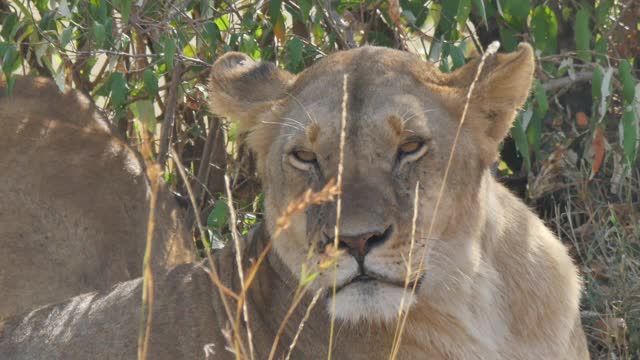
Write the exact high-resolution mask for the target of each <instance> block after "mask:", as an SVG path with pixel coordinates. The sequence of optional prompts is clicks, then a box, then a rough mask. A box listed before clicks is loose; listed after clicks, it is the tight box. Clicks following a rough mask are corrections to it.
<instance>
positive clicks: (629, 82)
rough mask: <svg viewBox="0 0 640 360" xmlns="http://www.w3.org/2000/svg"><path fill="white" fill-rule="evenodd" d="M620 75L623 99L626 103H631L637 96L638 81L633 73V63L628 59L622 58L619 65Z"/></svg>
mask: <svg viewBox="0 0 640 360" xmlns="http://www.w3.org/2000/svg"><path fill="white" fill-rule="evenodd" d="M618 76H619V77H620V82H621V83H622V99H623V100H624V104H626V105H631V104H633V99H634V98H635V96H636V88H635V86H636V85H635V83H636V82H635V79H634V78H633V75H632V73H631V64H630V63H629V61H628V60H622V61H621V62H620V64H619V65H618Z"/></svg>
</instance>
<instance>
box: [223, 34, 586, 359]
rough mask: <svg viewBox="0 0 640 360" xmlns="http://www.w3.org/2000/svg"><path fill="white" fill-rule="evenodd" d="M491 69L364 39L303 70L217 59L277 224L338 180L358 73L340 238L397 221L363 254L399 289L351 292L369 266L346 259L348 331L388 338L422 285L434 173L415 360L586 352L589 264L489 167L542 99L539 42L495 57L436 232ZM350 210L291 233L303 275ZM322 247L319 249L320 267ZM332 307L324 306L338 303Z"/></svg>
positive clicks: (341, 304)
mask: <svg viewBox="0 0 640 360" xmlns="http://www.w3.org/2000/svg"><path fill="white" fill-rule="evenodd" d="M477 68H478V61H473V62H471V63H470V64H468V65H466V66H465V67H463V68H462V69H460V70H458V71H456V72H454V73H452V74H443V73H440V72H439V71H437V69H436V68H435V67H434V66H432V65H431V64H428V63H426V62H424V61H422V60H421V59H419V58H418V57H417V56H415V55H411V54H408V53H404V52H399V51H395V50H390V49H384V48H375V47H364V48H360V49H356V50H350V51H345V52H339V53H336V54H333V55H331V56H328V57H327V58H325V59H323V60H321V61H319V62H318V63H317V64H315V65H314V66H312V67H311V68H309V69H307V70H306V71H304V72H303V73H301V74H300V75H298V76H295V77H294V76H293V75H291V74H288V73H286V72H284V71H282V70H279V69H277V68H275V67H273V66H268V65H265V64H258V63H255V62H253V61H252V60H251V59H250V58H248V57H247V56H245V55H241V54H227V55H225V56H224V57H223V58H221V59H220V60H219V61H218V62H217V63H216V64H215V65H214V68H213V71H212V76H211V83H210V97H211V99H212V111H214V112H217V113H220V114H222V115H227V116H230V117H231V118H232V119H234V120H238V121H240V124H241V128H243V129H245V130H246V131H248V132H249V137H248V142H249V146H250V147H251V148H252V149H253V150H254V151H255V153H256V154H257V156H258V162H259V164H260V165H259V169H260V175H261V177H262V181H263V184H264V190H265V207H266V225H267V229H268V231H269V232H270V233H274V231H275V228H276V219H277V217H278V215H279V214H281V213H283V211H284V210H285V208H286V206H287V204H288V203H289V202H291V201H292V200H294V199H296V198H297V197H298V196H300V194H302V193H303V192H304V191H305V190H306V189H307V188H309V187H311V188H313V189H315V190H319V189H320V188H322V186H323V185H324V184H325V183H326V181H328V180H329V179H330V178H335V177H336V176H337V169H338V158H339V155H338V148H339V147H338V142H339V137H340V136H339V135H340V130H339V129H340V119H341V117H342V107H341V104H342V98H343V92H342V85H343V75H344V74H347V75H348V94H347V96H348V102H347V103H348V105H347V109H346V111H347V130H346V135H347V139H346V148H345V155H344V156H345V170H344V180H343V182H344V184H343V189H342V190H343V192H342V193H343V207H342V218H341V221H340V233H341V234H342V236H356V235H358V234H365V233H370V232H374V233H382V232H383V231H384V230H385V229H389V228H391V229H393V232H392V235H391V236H390V238H389V239H388V240H386V241H385V242H384V243H382V244H380V245H378V246H376V247H374V248H373V249H372V250H371V251H370V253H369V254H368V255H367V256H366V258H365V260H364V263H363V264H364V268H365V269H366V270H365V271H367V272H368V273H370V274H373V276H375V277H377V278H378V279H379V280H380V279H382V280H385V281H387V282H389V283H385V282H381V281H369V282H366V283H362V282H359V283H353V284H351V285H348V284H349V281H350V280H351V279H353V278H354V277H355V276H356V275H357V274H358V273H359V271H362V264H361V265H360V266H359V265H358V263H357V262H356V260H355V258H354V257H352V256H351V255H349V254H345V255H343V256H341V257H340V258H339V259H338V261H337V264H338V271H337V282H338V287H339V289H340V290H339V292H338V295H337V297H336V316H337V318H338V321H339V322H341V323H344V324H348V325H346V326H348V329H362V328H371V327H376V328H377V331H376V333H378V334H380V333H383V334H385V335H384V337H388V338H392V337H393V331H392V329H393V327H394V324H395V322H396V320H397V313H398V308H399V304H400V302H401V298H402V289H401V288H399V287H398V286H397V285H394V284H402V283H403V282H404V280H405V278H406V272H407V267H406V259H408V254H409V250H410V249H409V247H410V243H411V241H410V239H411V218H412V213H413V211H412V208H413V197H414V194H413V189H414V188H415V185H416V183H417V182H419V184H420V203H419V209H418V227H417V229H418V230H417V234H416V239H415V249H414V255H413V257H412V263H411V268H412V269H413V271H416V269H417V268H418V266H419V263H420V261H421V260H422V259H423V258H424V261H425V265H424V266H425V267H424V268H423V269H418V270H417V271H418V274H417V275H416V277H418V278H419V279H420V280H419V286H418V290H417V293H416V296H415V298H413V299H409V300H408V301H409V303H410V304H411V312H410V315H409V319H408V324H407V330H406V331H405V335H404V338H403V339H404V340H403V344H405V345H407V346H408V348H409V349H413V350H412V351H408V350H406V351H405V352H404V353H403V354H404V355H405V357H406V358H424V357H423V356H422V355H424V354H425V352H426V351H433V352H436V353H439V354H441V355H442V356H443V357H450V358H456V359H489V358H490V359H540V358H549V359H551V358H554V359H556V358H558V359H559V358H569V359H583V358H586V357H588V355H587V353H586V347H585V339H584V335H583V334H582V330H581V328H580V320H579V309H578V306H579V299H580V292H581V284H580V279H579V277H578V273H577V269H576V267H575V266H574V265H573V263H572V261H571V259H570V258H569V256H568V254H567V250H566V248H565V247H564V246H563V245H562V244H561V243H560V242H559V241H558V239H557V238H556V237H555V236H554V235H553V234H552V233H551V232H550V231H549V230H548V229H547V228H546V227H545V226H544V224H543V223H542V222H541V221H540V219H538V218H537V217H536V216H535V215H534V214H533V213H532V212H531V211H530V210H529V209H527V207H526V206H525V205H524V204H522V202H521V201H520V200H518V199H517V198H515V197H514V196H513V195H512V194H510V193H509V192H508V191H507V190H506V189H504V188H503V187H502V186H501V185H499V184H498V183H497V182H496V181H495V180H494V179H493V177H492V176H491V175H490V173H489V171H488V167H489V166H490V165H491V164H492V163H493V162H494V161H495V159H496V158H497V154H498V152H497V148H498V145H499V143H500V142H501V141H502V139H503V137H504V136H506V134H507V132H508V129H509V127H510V126H511V124H512V121H513V118H514V116H515V114H516V110H517V108H518V107H519V106H521V105H522V104H523V103H524V101H525V100H526V98H527V96H528V93H529V88H530V85H531V82H532V76H533V70H534V60H533V51H532V49H531V47H530V46H529V45H527V44H522V45H520V46H519V48H518V51H517V52H515V53H513V54H506V55H502V54H501V55H494V56H491V57H489V58H488V59H487V62H486V63H485V66H484V69H483V71H482V74H480V78H479V81H478V82H477V84H476V88H475V92H474V94H473V97H472V99H471V103H470V109H469V116H468V117H467V119H466V121H465V124H464V126H463V128H462V132H461V134H460V138H459V139H458V143H457V145H456V152H455V156H454V158H453V163H452V168H451V171H450V174H449V180H448V183H447V187H446V190H445V192H444V196H443V199H442V202H441V206H440V208H439V210H438V218H437V220H436V221H435V226H434V228H433V232H432V233H431V234H428V229H429V226H430V224H431V217H432V216H433V214H434V204H435V202H436V198H437V195H438V191H439V189H440V187H441V183H442V179H443V174H444V170H445V165H446V163H447V159H448V156H449V154H450V151H451V147H452V142H453V137H454V134H455V131H456V127H457V125H458V122H459V121H460V115H461V112H462V109H463V107H464V102H465V98H466V94H467V91H468V88H469V86H470V84H471V81H472V79H473V78H474V77H475V73H476V70H477ZM230 99H232V100H230ZM393 118H399V119H401V120H402V122H401V123H400V124H398V123H397V122H394V121H392V120H391V121H390V120H389V119H393ZM312 124H314V125H313V126H319V129H316V130H314V131H316V132H317V133H316V134H315V136H314V139H315V141H314V142H309V140H308V139H307V138H306V136H305V133H306V129H307V128H308V127H309V126H312ZM398 125H402V126H398ZM399 130H401V131H402V133H401V134H398V131H399ZM412 136H413V137H415V136H418V137H420V138H422V139H425V141H426V143H427V145H428V151H427V152H426V154H425V155H424V156H422V157H420V158H419V159H414V160H413V161H411V162H403V161H399V160H397V158H396V152H397V150H396V149H398V146H399V145H400V144H401V143H402V141H403V139H406V138H410V137H412ZM295 148H304V149H305V150H306V151H313V152H315V154H316V156H317V159H318V162H317V165H313V166H312V167H310V168H307V169H306V170H304V169H305V168H303V170H301V169H300V165H299V164H298V166H292V165H295V159H294V160H292V159H291V155H290V152H291V151H292V150H293V149H295ZM335 213H336V209H335V203H331V204H325V205H314V206H311V207H310V208H309V209H307V210H306V212H305V213H303V214H300V215H297V216H295V217H294V219H293V223H292V226H291V227H290V228H289V229H288V230H287V231H285V232H284V233H283V235H282V236H281V237H280V238H279V239H275V242H274V247H275V250H276V254H277V256H278V257H279V258H280V259H281V260H282V262H283V263H284V264H285V266H286V268H287V269H288V270H289V271H290V272H291V273H292V274H294V276H296V277H299V276H300V274H301V269H302V267H303V265H304V266H306V267H307V268H312V269H314V268H315V269H317V267H314V266H315V265H316V264H317V263H318V262H320V261H321V260H322V256H323V249H324V248H325V245H326V244H327V243H329V242H330V240H329V239H327V238H330V237H331V236H333V227H334V224H335ZM429 235H430V238H427V237H428V236H429ZM309 246H312V248H313V249H314V251H313V253H312V257H311V259H310V260H307V254H308V251H309ZM423 255H424V256H423ZM318 271H321V270H318ZM332 281H333V274H332V272H331V271H321V272H320V275H319V276H318V277H317V279H316V281H315V286H316V287H321V288H330V287H331V284H332ZM345 285H348V286H345ZM329 304H330V302H329V300H326V302H325V304H322V306H323V307H324V309H323V311H329V310H330V305H329ZM349 331H352V330H343V331H342V332H341V335H340V336H349ZM345 332H346V334H345ZM371 344H377V345H371V346H372V348H371V349H370V350H371V352H370V353H375V354H377V353H384V354H388V352H389V348H388V345H389V344H388V343H385V342H380V343H378V342H371Z"/></svg>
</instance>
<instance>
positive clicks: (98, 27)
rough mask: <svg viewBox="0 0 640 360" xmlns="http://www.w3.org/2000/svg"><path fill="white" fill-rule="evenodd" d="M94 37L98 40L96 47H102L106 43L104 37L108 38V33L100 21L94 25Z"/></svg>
mask: <svg viewBox="0 0 640 360" xmlns="http://www.w3.org/2000/svg"><path fill="white" fill-rule="evenodd" d="M92 30H93V38H94V40H95V41H96V47H97V48H102V46H103V45H104V39H105V38H106V33H105V29H104V25H102V24H100V23H95V24H94V25H93V28H92Z"/></svg>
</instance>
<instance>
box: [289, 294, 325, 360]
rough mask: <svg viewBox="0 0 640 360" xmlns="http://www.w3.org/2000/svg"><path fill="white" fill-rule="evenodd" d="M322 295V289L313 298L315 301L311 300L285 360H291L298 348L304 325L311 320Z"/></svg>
mask: <svg viewBox="0 0 640 360" xmlns="http://www.w3.org/2000/svg"><path fill="white" fill-rule="evenodd" d="M320 295H322V289H318V291H316V294H315V295H314V296H313V299H311V303H309V306H308V307H307V311H306V312H305V313H304V317H303V318H302V320H301V321H300V325H298V330H297V331H296V335H295V336H294V337H293V341H291V345H289V352H288V353H287V356H286V357H285V360H289V359H290V358H291V352H292V351H293V349H294V348H295V347H296V343H298V338H299V337H300V333H301V332H302V329H303V328H304V324H305V323H306V322H307V319H309V315H311V310H313V308H314V307H315V306H316V303H317V302H318V299H319V298H320Z"/></svg>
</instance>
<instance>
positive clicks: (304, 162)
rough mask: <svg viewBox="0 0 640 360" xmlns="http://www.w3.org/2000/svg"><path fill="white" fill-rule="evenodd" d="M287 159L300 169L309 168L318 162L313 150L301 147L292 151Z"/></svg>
mask: <svg viewBox="0 0 640 360" xmlns="http://www.w3.org/2000/svg"><path fill="white" fill-rule="evenodd" d="M289 159H290V161H291V164H293V166H295V167H297V168H298V169H301V170H309V169H310V168H311V167H312V166H315V165H316V164H317V162H318V158H317V157H316V154H315V153H314V152H312V151H309V150H301V149H298V150H294V151H292V152H291V153H290V155H289Z"/></svg>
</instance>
